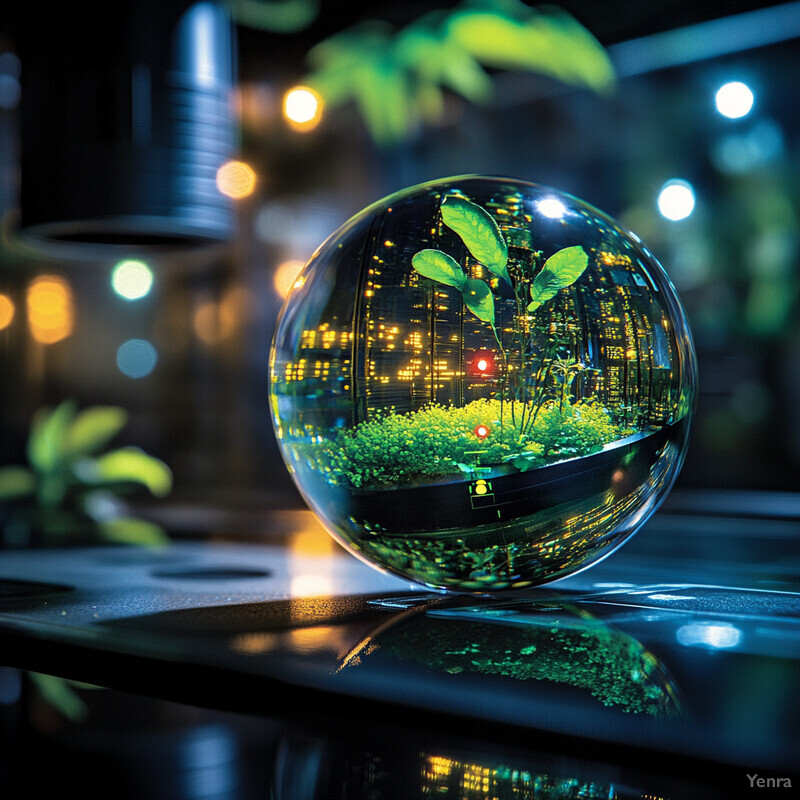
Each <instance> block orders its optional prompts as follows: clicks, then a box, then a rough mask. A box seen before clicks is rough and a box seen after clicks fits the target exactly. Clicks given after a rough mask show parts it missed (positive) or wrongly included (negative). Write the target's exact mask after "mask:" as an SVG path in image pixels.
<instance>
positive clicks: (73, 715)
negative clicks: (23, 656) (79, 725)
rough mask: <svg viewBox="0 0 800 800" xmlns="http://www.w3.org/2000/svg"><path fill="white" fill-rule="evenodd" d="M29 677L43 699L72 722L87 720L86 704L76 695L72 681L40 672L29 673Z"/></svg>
mask: <svg viewBox="0 0 800 800" xmlns="http://www.w3.org/2000/svg"><path fill="white" fill-rule="evenodd" d="M28 675H29V676H30V678H31V680H32V681H33V683H34V684H36V688H37V689H38V690H39V692H40V693H41V695H42V697H43V698H44V699H45V700H46V701H47V702H48V703H50V705H51V706H53V708H55V709H56V710H57V711H58V712H59V713H60V714H62V715H63V716H65V717H66V718H67V719H69V720H71V721H72V722H82V721H83V720H85V719H86V715H87V713H88V709H87V707H86V703H84V702H83V700H81V698H80V697H78V695H77V694H76V693H75V690H74V689H73V688H72V683H71V681H68V680H66V679H64V678H58V677H56V676H55V675H44V674H42V673H40V672H29V673H28Z"/></svg>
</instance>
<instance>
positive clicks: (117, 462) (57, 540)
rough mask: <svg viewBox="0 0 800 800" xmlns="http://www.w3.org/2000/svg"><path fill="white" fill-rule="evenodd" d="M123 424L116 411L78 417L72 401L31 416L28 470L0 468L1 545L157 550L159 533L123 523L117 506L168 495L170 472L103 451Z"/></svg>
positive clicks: (142, 524)
mask: <svg viewBox="0 0 800 800" xmlns="http://www.w3.org/2000/svg"><path fill="white" fill-rule="evenodd" d="M127 421H128V415H127V412H126V411H125V410H124V409H122V408H118V407H116V406H91V407H89V408H86V409H84V410H83V411H78V410H77V408H76V405H75V403H74V402H73V401H72V400H66V401H64V402H62V403H61V404H60V405H59V406H58V407H56V408H55V409H53V410H51V409H41V410H40V411H39V412H37V413H36V414H35V415H34V417H33V421H32V423H31V430H30V435H29V438H28V444H27V457H28V463H29V466H27V467H25V466H7V467H3V468H0V522H2V540H0V544H2V545H4V546H27V545H39V546H42V545H44V546H53V545H64V544H73V543H81V544H85V543H87V542H94V541H106V542H115V543H126V544H138V545H159V544H164V543H165V542H166V541H167V535H166V533H165V532H164V530H163V529H162V528H161V527H160V526H159V525H157V524H155V523H153V522H150V521H148V520H144V519H140V518H137V517H135V516H132V515H130V513H129V511H128V508H127V506H126V504H125V503H124V499H123V498H124V497H126V496H127V495H129V494H131V493H132V492H135V491H137V490H140V489H141V488H146V489H147V490H149V492H150V493H151V494H152V495H153V496H155V497H163V496H165V495H166V494H168V493H169V491H170V490H171V488H172V473H171V471H170V469H169V467H167V465H166V464H164V463H163V462H162V461H160V460H159V459H157V458H154V457H153V456H151V455H148V454H147V453H145V452H143V451H142V450H140V449H139V448H136V447H122V448H118V449H114V450H108V451H105V448H106V446H107V445H108V444H109V443H110V442H111V440H112V439H114V437H116V436H117V435H118V434H119V433H120V432H121V431H122V429H123V428H124V427H125V425H126V423H127Z"/></svg>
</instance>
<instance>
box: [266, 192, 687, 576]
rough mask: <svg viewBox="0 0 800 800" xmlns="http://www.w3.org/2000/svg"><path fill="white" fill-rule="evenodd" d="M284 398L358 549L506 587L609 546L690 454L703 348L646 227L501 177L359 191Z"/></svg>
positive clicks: (304, 277)
mask: <svg viewBox="0 0 800 800" xmlns="http://www.w3.org/2000/svg"><path fill="white" fill-rule="evenodd" d="M271 369H272V386H271V408H272V414H273V421H274V423H275V428H276V431H277V435H278V439H279V441H280V444H281V448H282V450H283V454H284V458H285V460H286V463H287V465H288V467H289V469H290V471H291V473H292V475H293V476H294V479H295V481H296V483H297V485H298V488H299V489H300V491H301V492H302V494H303V496H304V497H305V498H306V500H307V501H308V503H309V504H310V506H311V507H312V508H313V509H314V511H315V512H316V513H317V515H318V516H319V517H320V519H321V520H322V522H323V523H324V524H325V525H326V526H327V528H328V529H329V530H330V531H331V533H332V534H333V535H334V536H335V537H336V538H337V539H338V540H339V541H340V542H342V543H343V544H344V545H345V546H346V547H347V548H348V549H349V550H351V551H352V552H354V553H355V554H356V555H358V556H360V557H361V558H363V559H364V560H366V561H367V562H369V563H372V564H374V565H377V566H379V567H381V568H384V569H387V570H389V571H391V572H394V573H397V574H398V575H402V576H404V577H406V578H409V579H411V580H414V581H417V582H420V583H423V584H425V585H427V586H431V587H437V588H446V589H453V590H457V591H472V592H494V591H497V590H503V589H509V588H521V587H527V586H532V585H536V584H540V583H544V582H546V581H551V580H555V579H556V578H560V577H564V576H565V575H568V574H571V573H574V572H576V571H577V570H579V569H582V568H584V567H587V566H589V565H591V564H593V563H594V562H596V561H598V560H599V559H600V558H602V557H604V556H606V555H608V554H609V553H610V552H612V551H613V550H614V549H615V548H616V547H618V546H619V545H620V544H621V543H622V542H623V541H625V539H627V538H628V537H629V536H630V535H632V534H633V533H634V532H635V531H636V530H637V529H638V528H639V527H640V526H641V525H642V523H643V522H644V521H645V520H646V519H647V518H648V517H649V516H650V514H651V513H652V512H653V511H654V510H655V508H656V507H657V506H658V504H659V503H660V502H661V500H662V499H663V497H664V496H665V494H666V492H667V491H668V489H669V487H670V486H671V484H672V482H673V480H674V479H675V476H676V475H677V473H678V470H679V468H680V465H681V463H682V461H683V455H684V451H685V446H686V440H687V434H688V428H689V419H690V416H691V410H692V406H693V402H694V392H695V370H696V367H695V357H694V351H693V347H692V343H691V337H690V333H689V329H688V326H687V323H686V319H685V316H684V313H683V310H682V308H681V306H680V302H679V300H678V298H677V296H676V294H675V290H674V289H673V287H672V285H671V284H670V282H669V279H668V278H667V276H666V275H665V274H664V271H663V270H662V268H661V267H660V266H659V264H658V263H657V262H656V260H655V259H654V258H653V256H652V254H651V253H650V252H649V251H648V250H647V249H646V248H645V247H644V246H643V245H642V244H641V242H640V240H639V239H638V238H637V237H636V236H635V235H633V234H631V233H629V232H628V231H626V230H624V229H623V228H622V227H620V225H618V224H617V223H616V222H614V221H613V220H612V219H610V218H609V217H607V216H606V215H605V214H603V213H601V212H600V211H597V210H596V209H595V208H592V207H591V206H589V205H587V204H586V203H584V202H582V201H580V200H577V199H576V198H574V197H571V196H569V195H566V194H563V193H561V192H557V191H554V190H552V189H548V188H545V187H542V186H537V185H535V184H531V183H526V182H522V181H517V180H512V179H507V178H487V177H479V176H464V177H459V178H451V179H448V180H442V181H436V182H431V183H426V184H422V185H420V186H415V187H412V188H410V189H406V190H404V191H401V192H398V193H397V194H394V195H392V196H391V197H388V198H386V199H384V200H381V201H379V202H378V203H375V204H374V205H372V206H370V207H369V208H367V209H365V210H364V211H362V212H361V213H360V214H358V215H356V216H355V217H353V219H351V220H350V221H349V222H347V223H346V224H345V225H344V226H343V227H342V228H340V229H339V230H338V231H337V232H336V233H335V234H334V235H333V236H331V237H330V238H329V239H328V240H327V241H326V242H325V243H324V244H323V245H322V247H321V248H320V249H319V250H318V251H317V252H316V253H315V255H314V256H313V257H312V258H311V260H310V261H309V263H308V264H307V265H306V267H305V269H304V270H303V272H302V273H301V275H300V277H299V278H298V280H297V281H296V282H295V288H294V289H293V291H292V293H291V294H290V295H289V297H288V299H287V301H286V304H285V306H284V309H283V311H282V314H281V318H280V321H279V323H278V328H277V331H276V334H275V341H274V343H273V351H272V358H271Z"/></svg>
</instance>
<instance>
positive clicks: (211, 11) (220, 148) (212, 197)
mask: <svg viewBox="0 0 800 800" xmlns="http://www.w3.org/2000/svg"><path fill="white" fill-rule="evenodd" d="M37 8H39V7H38V6H37ZM77 8H78V7H76V6H74V5H70V4H55V5H54V6H49V7H48V9H47V10H46V11H44V10H42V9H39V11H38V12H37V13H38V14H39V18H33V17H32V15H31V16H29V17H28V18H27V20H26V22H25V27H24V29H23V31H22V33H23V35H22V40H21V42H20V56H21V61H22V105H21V126H22V131H21V133H22V137H21V141H22V152H21V169H22V175H21V196H20V221H21V228H22V232H23V235H24V237H25V238H26V239H28V240H32V241H34V242H37V241H38V242H39V243H49V244H50V245H53V244H54V243H62V244H66V243H84V244H95V245H97V244H112V245H114V244H118V245H127V246H150V247H153V246H155V247H158V246H170V245H172V246H174V245H186V244H196V243H200V242H205V241H209V242H215V241H220V240H223V239H225V238H227V237H228V236H229V234H230V232H231V227H232V209H231V206H230V201H229V200H228V198H226V197H225V196H224V195H222V194H221V193H220V192H219V191H218V190H217V188H216V183H215V178H216V172H217V169H218V168H219V167H220V166H221V165H222V164H223V163H224V162H225V161H226V160H228V159H229V158H230V157H231V154H232V152H233V150H234V147H235V144H236V129H235V121H234V115H233V114H232V109H231V93H232V88H233V84H234V73H235V67H234V60H235V59H234V43H233V26H232V24H231V21H230V19H229V18H228V16H227V14H226V12H225V10H224V8H223V7H222V6H221V5H220V4H219V3H217V2H209V1H208V0H205V1H204V2H196V3H191V2H187V0H163V2H160V1H159V0H145V1H144V2H137V3H130V2H126V3H110V4H105V5H103V6H100V7H98V11H97V13H95V14H93V15H92V17H91V18H88V17H87V16H86V15H85V13H81V12H79V11H77V10H76V9H77Z"/></svg>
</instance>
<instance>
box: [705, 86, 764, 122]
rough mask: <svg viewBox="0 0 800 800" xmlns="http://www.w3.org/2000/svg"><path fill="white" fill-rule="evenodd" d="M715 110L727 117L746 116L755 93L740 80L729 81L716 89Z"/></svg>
mask: <svg viewBox="0 0 800 800" xmlns="http://www.w3.org/2000/svg"><path fill="white" fill-rule="evenodd" d="M714 102H715V104H716V106H717V111H719V113H720V114H722V116H723V117H727V118H728V119H741V118H742V117H746V116H747V115H748V114H749V113H750V111H751V110H752V108H753V103H754V102H755V95H754V94H753V91H752V89H751V88H750V87H749V86H748V85H747V84H746V83H742V82H741V81H730V82H728V83H726V84H724V85H723V86H720V88H719V89H718V90H717V93H716V95H715V96H714Z"/></svg>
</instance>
